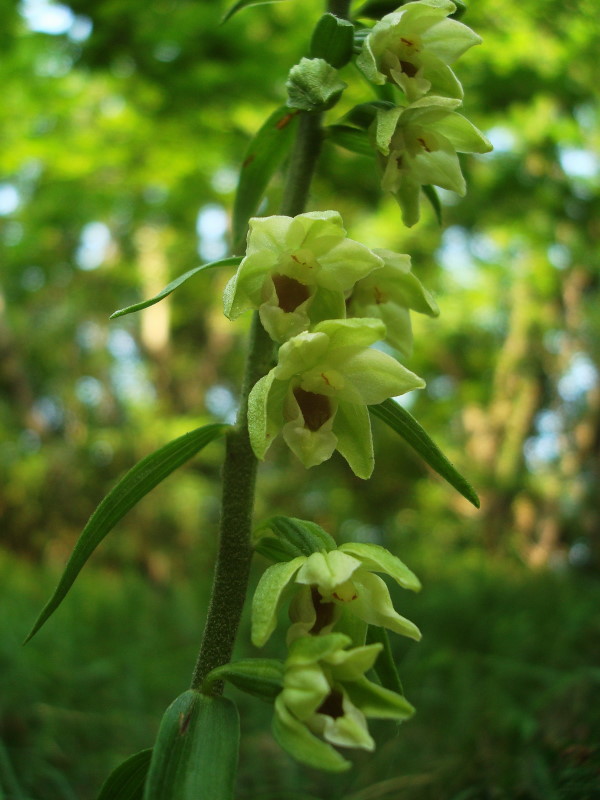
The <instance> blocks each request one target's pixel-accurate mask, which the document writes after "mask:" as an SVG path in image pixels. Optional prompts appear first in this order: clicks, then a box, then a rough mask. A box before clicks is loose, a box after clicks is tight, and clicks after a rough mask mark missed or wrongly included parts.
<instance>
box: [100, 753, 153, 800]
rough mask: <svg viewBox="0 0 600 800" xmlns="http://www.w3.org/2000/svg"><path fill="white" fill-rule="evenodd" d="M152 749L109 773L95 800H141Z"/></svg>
mask: <svg viewBox="0 0 600 800" xmlns="http://www.w3.org/2000/svg"><path fill="white" fill-rule="evenodd" d="M151 758H152V749H149V750H142V751H141V752H140V753H136V754H135V755H134V756H130V757H129V758H128V759H127V760H126V761H124V762H123V763H122V764H119V766H118V767H117V768H116V769H115V770H113V771H112V772H111V774H110V775H109V776H108V778H107V779H106V781H105V782H104V783H103V785H102V788H101V789H100V794H99V795H98V797H97V800H142V798H143V796H144V784H145V783H146V775H147V774H148V768H149V767H150V759H151Z"/></svg>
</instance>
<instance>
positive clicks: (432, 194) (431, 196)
mask: <svg viewBox="0 0 600 800" xmlns="http://www.w3.org/2000/svg"><path fill="white" fill-rule="evenodd" d="M421 188H422V189H423V193H424V195H425V197H426V198H427V199H428V200H429V202H430V203H431V207H432V208H433V210H434V213H435V217H436V219H437V221H438V225H443V224H444V222H443V220H442V204H441V202H440V198H439V195H438V193H437V192H436V190H435V187H434V186H432V185H431V184H427V185H426V186H422V187H421Z"/></svg>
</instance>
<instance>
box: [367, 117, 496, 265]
mask: <svg viewBox="0 0 600 800" xmlns="http://www.w3.org/2000/svg"><path fill="white" fill-rule="evenodd" d="M436 130H437V131H438V132H439V133H441V134H442V135H443V136H445V137H446V138H447V139H448V140H449V141H450V142H451V144H452V145H453V147H454V149H455V150H456V151H457V152H459V153H489V152H490V151H491V150H493V147H492V143H491V142H490V140H489V139H488V138H487V137H486V136H484V135H483V133H482V132H481V131H480V130H479V128H476V127H475V125H473V123H472V122H471V121H470V120H468V119H467V118H466V117H463V115H462V114H449V115H448V116H447V117H445V118H444V119H442V120H440V121H439V122H438V123H437V124H436ZM375 252H376V251H375Z"/></svg>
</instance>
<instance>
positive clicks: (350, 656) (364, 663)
mask: <svg viewBox="0 0 600 800" xmlns="http://www.w3.org/2000/svg"><path fill="white" fill-rule="evenodd" d="M382 650H383V645H382V644H366V645H362V646H361V647H354V648H352V649H351V650H335V651H334V652H333V653H331V654H330V655H329V656H326V657H325V658H324V659H323V660H324V661H325V662H326V663H327V664H331V666H332V667H334V671H333V674H334V676H335V680H336V681H344V682H346V681H357V680H358V679H359V678H362V677H363V675H364V674H365V672H367V671H368V670H370V669H371V668H372V667H373V665H374V664H375V662H376V661H377V657H378V655H379V654H380V653H381V651H382Z"/></svg>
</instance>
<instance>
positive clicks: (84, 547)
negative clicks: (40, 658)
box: [25, 424, 229, 642]
mask: <svg viewBox="0 0 600 800" xmlns="http://www.w3.org/2000/svg"><path fill="white" fill-rule="evenodd" d="M228 427H229V426H228V425H221V424H214V425H204V426H203V427H201V428H196V430H193V431H190V432H189V433H184V434H183V436H180V437H179V438H177V439H174V440H173V441H172V442H169V443H168V444H166V445H165V446H164V447H161V448H160V449H159V450H156V452H154V453H151V454H150V455H149V456H146V457H145V458H143V459H142V460H141V461H140V462H139V463H138V464H136V465H135V467H133V468H132V469H130V470H129V472H128V473H127V474H126V475H125V476H124V477H123V478H122V479H121V480H120V481H119V483H118V484H117V485H116V486H115V487H114V488H113V489H112V490H111V491H110V492H109V493H108V494H107V495H106V497H105V498H104V500H102V502H101V503H100V505H99V506H98V508H97V509H96V510H95V511H94V513H93V514H92V516H91V517H90V519H89V520H88V523H87V525H86V526H85V528H84V529H83V531H82V533H81V536H80V537H79V539H78V540H77V543H76V545H75V547H74V549H73V552H72V553H71V557H70V559H69V561H68V562H67V566H66V567H65V570H64V572H63V574H62V577H61V579H60V581H59V584H58V586H57V587H56V589H55V591H54V594H53V595H52V597H51V598H50V600H49V601H48V602H47V603H46V605H45V606H44V608H43V609H42V612H41V614H40V616H39V617H38V619H37V621H36V623H35V625H34V626H33V629H32V630H31V633H30V634H29V636H28V637H27V639H26V640H25V641H26V642H27V641H29V639H31V637H32V636H33V635H34V634H35V633H36V632H37V631H38V630H39V629H40V628H41V627H42V625H43V624H44V623H45V622H46V620H47V619H48V617H50V615H51V614H53V613H54V611H56V609H57V608H58V606H59V605H60V603H61V602H62V601H63V599H64V597H65V595H66V594H67V592H68V591H69V589H70V588H71V586H72V585H73V582H74V581H75V578H76V577H77V575H78V574H79V572H80V571H81V569H82V567H83V565H84V564H85V562H86V561H87V560H88V558H89V557H90V556H91V554H92V553H93V552H94V550H95V549H96V547H97V546H98V545H99V544H100V542H101V541H102V540H103V539H104V537H105V536H106V534H107V533H109V532H110V531H111V530H112V529H113V528H114V526H115V525H116V524H117V522H119V520H120V519H122V517H124V516H125V514H126V513H127V512H128V511H129V510H130V509H131V508H133V506H134V505H135V504H136V503H137V502H138V500H141V499H142V497H144V496H145V495H147V494H148V492H150V491H151V489H154V487H155V486H157V485H158V484H159V483H160V482H161V481H163V480H164V479H165V478H166V477H167V476H168V475H170V474H171V472H173V470H175V469H177V467H180V466H181V465H182V464H184V463H185V462H186V461H188V460H189V459H190V458H191V457H192V456H194V455H196V453H198V451H200V450H202V448H203V447H206V445H207V444H209V443H210V442H212V441H213V439H216V438H217V437H218V436H222V435H223V434H224V433H225V431H226V430H227V428H228Z"/></svg>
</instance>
